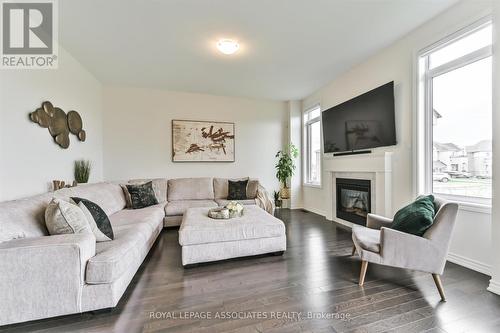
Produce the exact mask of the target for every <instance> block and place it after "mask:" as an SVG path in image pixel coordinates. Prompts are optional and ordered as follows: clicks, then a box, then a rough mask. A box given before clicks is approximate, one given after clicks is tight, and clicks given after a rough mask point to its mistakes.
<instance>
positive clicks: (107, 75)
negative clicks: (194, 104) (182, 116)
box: [59, 0, 456, 100]
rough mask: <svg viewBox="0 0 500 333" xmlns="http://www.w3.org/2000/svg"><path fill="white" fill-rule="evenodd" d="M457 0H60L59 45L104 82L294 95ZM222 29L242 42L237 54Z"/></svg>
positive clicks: (257, 95)
mask: <svg viewBox="0 0 500 333" xmlns="http://www.w3.org/2000/svg"><path fill="white" fill-rule="evenodd" d="M455 2H456V0H126V1H125V0H106V1H102V0H64V1H59V11H60V15H59V17H60V21H59V25H60V28H59V36H60V39H61V43H62V45H63V46H64V47H65V48H66V49H67V50H68V51H69V52H70V53H71V54H73V56H75V57H76V58H77V59H78V60H79V61H80V62H81V63H82V64H83V65H84V66H86V67H87V68H88V69H89V70H90V71H91V72H92V73H94V75H95V76H96V77H97V78H98V79H99V80H101V81H102V82H103V83H105V84H117V85H131V86H140V87H150V88H160V89H169V90H179V91H191V92H203V93H210V94H217V95H229V96H245V97H253V98H270V99H277V100H289V99H300V98H303V97H305V96H307V95H308V94H310V93H312V92H313V91H315V90H316V89H318V88H320V87H321V86H323V85H325V84H326V83H328V82H329V81H331V80H332V79H334V78H335V77H336V76H337V75H339V74H340V73H342V72H344V71H346V70H347V69H349V68H350V67H351V66H353V65H355V64H356V63H358V62H360V61H362V60H363V59H365V58H367V57H368V56H370V55H371V54H373V53H375V52H376V51H377V50H380V49H382V48H383V47H385V46H387V45H389V44H390V43H392V42H394V41H395V40H397V39H398V38H400V37H402V36H404V35H405V34H406V33H408V32H409V31H411V30H412V29H414V28H416V27H417V26H419V25H420V24H422V23H423V22H425V21H427V20H429V19H430V18H432V17H433V16H435V15H437V14H438V13H440V12H441V11H443V10H445V9H446V8H448V7H449V6H451V5H452V4H454V3H455ZM219 38H235V39H238V40H239V41H240V43H241V48H240V51H239V52H238V53H237V54H236V55H233V56H226V55H223V54H220V53H218V52H217V51H216V49H215V42H216V41H217V40H218V39H219Z"/></svg>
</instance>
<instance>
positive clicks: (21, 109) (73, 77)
mask: <svg viewBox="0 0 500 333" xmlns="http://www.w3.org/2000/svg"><path fill="white" fill-rule="evenodd" d="M101 90H102V85H101V84H100V83H99V82H98V81H97V80H96V79H95V78H94V77H93V76H92V75H91V74H90V73H89V72H88V71H87V70H86V69H85V68H84V67H83V66H82V65H81V64H80V63H79V62H78V61H77V60H75V59H74V58H73V57H72V56H71V55H70V54H69V53H67V52H66V51H65V50H64V49H63V48H62V47H59V68H58V69H53V70H48V69H47V70H40V69H35V70H14V69H10V70H2V71H1V72H0V159H1V163H0V201H3V200H10V199H16V198H20V197H25V196H29V195H34V194H38V193H43V192H47V191H49V190H50V189H51V183H52V180H53V179H60V180H64V181H66V182H72V181H73V179H74V177H73V163H74V161H75V160H77V159H82V158H84V159H89V160H91V161H92V163H93V170H92V173H91V179H90V181H93V182H95V181H100V180H102V114H101V111H102V110H101V104H102V101H101ZM44 101H50V102H52V103H53V104H54V106H57V107H60V108H62V109H63V110H64V111H66V112H67V111H70V110H76V111H78V112H79V113H80V115H81V116H82V119H83V126H84V129H85V131H86V132H87V140H86V142H83V143H82V142H80V141H78V139H77V138H76V137H75V136H74V135H71V138H70V140H71V144H70V147H69V148H68V149H62V148H60V147H59V146H58V145H57V144H55V143H54V141H53V139H52V137H51V136H50V134H49V131H48V129H46V128H41V127H40V126H38V125H37V124H35V123H33V122H31V121H30V120H29V118H28V114H29V113H30V112H32V111H35V109H37V108H39V107H40V106H41V104H42V102H44Z"/></svg>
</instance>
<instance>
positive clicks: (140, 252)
mask: <svg viewBox="0 0 500 333" xmlns="http://www.w3.org/2000/svg"><path fill="white" fill-rule="evenodd" d="M138 181H139V180H134V181H131V183H133V182H138ZM224 183H227V180H225V181H224V180H223V179H217V180H214V179H212V178H190V179H171V180H167V179H154V180H153V187H154V190H155V194H156V196H157V198H158V201H159V202H160V203H159V204H158V205H155V206H152V207H147V208H143V209H137V210H130V209H125V206H126V202H125V197H124V195H123V191H122V189H121V187H120V185H119V184H118V183H111V182H104V183H98V184H89V185H79V186H77V187H74V188H68V189H62V190H59V191H57V192H54V193H46V194H42V195H38V196H34V197H30V198H25V199H20V200H14V201H9V202H3V203H0V272H1V274H0V298H1V301H0V325H7V324H12V323H18V322H24V321H29V320H35V319H41V318H48V317H54V316H60V315H65V314H71V313H79V312H85V311H92V310H97V309H103V308H110V307H114V306H116V304H117V303H118V301H119V300H120V298H121V296H122V295H123V293H124V292H125V289H126V288H127V286H128V285H129V283H130V281H131V280H132V278H133V276H134V275H135V273H136V272H137V269H138V268H139V266H140V265H141V263H142V262H143V260H144V258H145V257H146V255H147V254H148V252H149V250H150V249H151V247H152V245H153V244H154V242H155V240H156V239H157V237H158V235H159V234H160V232H161V230H162V228H163V227H164V226H171V225H179V224H180V221H181V219H182V214H183V212H184V211H185V210H186V209H187V208H190V207H216V206H217V205H218V203H219V204H223V203H224V202H225V201H224V200H225V198H224V194H225V193H227V191H226V192H224ZM214 184H216V185H215V187H214ZM221 184H222V185H221ZM254 185H255V186H257V188H258V189H257V190H256V194H255V198H254V199H250V200H249V201H246V202H245V203H255V204H257V205H259V206H261V207H263V208H264V209H266V210H268V211H269V212H272V209H273V207H272V202H270V201H269V200H270V198H269V195H268V194H267V193H266V192H265V190H264V189H263V188H262V187H261V186H260V185H259V184H258V182H257V183H256V184H254ZM249 187H250V186H249ZM52 197H58V198H62V199H68V198H69V197H82V198H86V199H88V200H91V201H93V202H95V203H97V204H98V205H99V206H101V208H102V209H103V210H104V211H105V212H106V214H107V215H108V216H109V219H110V221H111V224H112V226H113V231H114V235H115V239H114V240H113V241H109V242H99V243H96V242H95V239H94V238H93V237H92V236H91V235H87V234H71V235H56V236H49V235H48V232H47V229H46V227H45V221H44V212H45V208H46V207H47V205H48V203H49V202H50V201H51V199H52ZM226 198H227V195H226ZM167 199H168V200H167ZM252 200H253V201H252Z"/></svg>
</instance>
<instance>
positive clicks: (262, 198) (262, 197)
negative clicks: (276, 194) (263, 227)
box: [255, 184, 274, 214]
mask: <svg viewBox="0 0 500 333" xmlns="http://www.w3.org/2000/svg"><path fill="white" fill-rule="evenodd" d="M255 201H256V202H257V206H259V207H260V208H262V209H264V210H265V211H266V212H268V213H269V214H274V200H273V199H272V197H271V195H270V194H269V192H267V190H266V189H265V188H264V186H262V185H260V184H259V186H258V187H257V197H256V198H255Z"/></svg>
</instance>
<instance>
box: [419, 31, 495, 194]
mask: <svg viewBox="0 0 500 333" xmlns="http://www.w3.org/2000/svg"><path fill="white" fill-rule="evenodd" d="M491 43H492V27H491V22H485V23H483V24H481V25H477V26H476V27H474V28H471V29H469V30H468V31H466V32H463V33H462V34H460V35H458V36H454V38H452V39H450V40H449V41H447V42H446V43H443V44H441V45H439V46H437V47H435V48H433V49H431V50H429V51H427V52H426V53H425V54H423V55H422V56H421V57H420V59H419V64H420V74H421V77H422V78H423V85H422V86H421V87H422V89H421V90H422V91H421V94H423V95H422V96H423V98H421V99H420V100H421V101H423V104H424V105H425V107H424V108H421V110H423V112H425V115H424V117H422V119H424V120H423V121H422V122H423V124H424V127H425V130H424V131H421V132H419V133H420V134H421V135H423V136H424V137H425V138H424V140H421V141H420V142H422V141H424V143H423V144H424V149H423V151H424V152H423V158H425V162H424V163H423V165H425V166H426V172H425V175H424V177H425V181H424V183H425V191H426V192H432V193H434V194H436V195H441V196H445V197H446V196H450V197H453V198H454V199H457V200H460V201H466V202H467V201H469V202H477V203H488V202H489V200H490V199H491V176H492V153H491V146H492V145H491V143H492V124H491V120H492V119H491V118H492V62H491V55H492V49H491Z"/></svg>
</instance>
